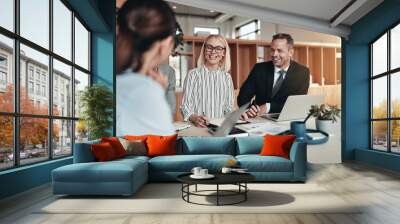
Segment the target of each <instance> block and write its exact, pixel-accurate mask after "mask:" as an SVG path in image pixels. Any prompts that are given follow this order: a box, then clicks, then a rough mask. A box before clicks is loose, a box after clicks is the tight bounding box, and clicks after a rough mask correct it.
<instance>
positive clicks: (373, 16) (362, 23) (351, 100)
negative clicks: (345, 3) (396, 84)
mask: <svg viewBox="0 0 400 224" xmlns="http://www.w3.org/2000/svg"><path fill="white" fill-rule="evenodd" d="M399 12H400V0H385V1H384V2H383V3H381V4H380V5H379V6H378V7H376V8H375V9H374V10H373V11H371V12H370V13H368V14H367V15H366V16H364V17H363V18H362V19H360V20H359V21H357V23H355V24H353V25H352V27H351V35H350V36H349V38H348V40H345V39H342V48H343V49H342V51H343V58H342V61H343V67H342V68H343V74H344V76H343V77H344V79H343V86H342V88H343V89H342V96H343V97H342V98H343V106H342V107H343V114H342V116H343V118H344V119H343V123H342V150H343V153H342V157H343V160H354V159H355V160H357V161H362V162H365V163H369V164H371V165H377V166H381V167H383V168H387V169H392V170H399V166H400V165H399V164H400V159H399V158H400V157H399V156H396V155H388V153H381V152H376V151H372V150H369V138H370V137H369V133H370V132H369V128H370V125H369V105H370V104H369V102H370V99H369V79H368V78H369V75H370V73H369V43H371V42H372V41H373V40H374V39H376V38H377V37H378V36H379V35H380V34H382V33H383V32H385V31H386V30H387V29H388V28H389V27H391V26H392V25H394V24H396V23H398V22H400V13H399Z"/></svg>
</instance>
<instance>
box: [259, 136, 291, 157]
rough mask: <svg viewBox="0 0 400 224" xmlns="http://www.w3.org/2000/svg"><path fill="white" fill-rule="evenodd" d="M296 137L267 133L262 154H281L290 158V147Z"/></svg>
mask: <svg viewBox="0 0 400 224" xmlns="http://www.w3.org/2000/svg"><path fill="white" fill-rule="evenodd" d="M295 139H296V136H295V135H265V136H264V145H263V148H262V149H261V152H260V155H262V156H281V157H284V158H286V159H289V155H290V148H291V147H292V144H293V142H294V140H295Z"/></svg>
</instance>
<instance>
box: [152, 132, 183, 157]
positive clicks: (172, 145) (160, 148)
mask: <svg viewBox="0 0 400 224" xmlns="http://www.w3.org/2000/svg"><path fill="white" fill-rule="evenodd" d="M177 138H178V135H171V136H157V135H150V136H149V137H148V138H147V140H146V143H147V149H148V152H147V155H148V156H162V155H176V139H177Z"/></svg>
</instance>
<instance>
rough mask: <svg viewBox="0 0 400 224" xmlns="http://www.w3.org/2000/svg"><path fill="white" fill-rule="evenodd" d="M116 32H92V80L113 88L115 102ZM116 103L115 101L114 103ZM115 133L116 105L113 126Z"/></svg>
mask: <svg viewBox="0 0 400 224" xmlns="http://www.w3.org/2000/svg"><path fill="white" fill-rule="evenodd" d="M114 73H115V72H114V32H108V33H93V34H92V82H93V84H96V83H98V84H104V85H106V86H107V87H109V88H110V90H112V92H113V94H114V102H115V74H114ZM114 105H115V103H114ZM110 132H111V133H112V134H113V135H115V106H114V116H113V127H110Z"/></svg>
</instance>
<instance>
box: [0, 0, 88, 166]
mask: <svg viewBox="0 0 400 224" xmlns="http://www.w3.org/2000/svg"><path fill="white" fill-rule="evenodd" d="M53 1H54V0H48V2H49V12H48V13H49V27H48V28H49V48H48V49H46V48H45V47H42V46H41V45H39V44H36V43H34V42H32V41H30V40H29V39H26V38H24V37H23V36H21V35H20V16H21V15H20V0H14V1H13V10H14V18H13V20H14V21H13V22H14V24H13V25H14V27H13V28H14V30H13V31H10V30H8V29H6V28H4V27H1V26H0V35H2V36H4V37H7V38H10V39H12V41H13V52H12V57H13V59H12V61H13V63H12V65H11V67H12V68H11V69H9V70H11V71H12V73H11V74H12V75H13V79H14V80H13V81H14V82H13V84H14V92H13V97H14V98H13V103H14V105H13V107H14V109H13V112H2V111H0V116H2V117H11V118H12V119H13V157H14V158H13V159H14V161H13V166H10V167H5V168H0V172H2V171H5V170H10V169H16V168H19V167H23V166H30V165H33V164H37V163H43V162H46V161H50V160H54V159H61V158H66V157H70V156H73V152H74V143H75V126H76V124H75V123H76V121H78V120H79V117H75V108H74V107H72V108H71V110H72V111H71V114H70V115H69V116H68V115H66V116H61V115H60V116H56V115H53V96H54V95H53V76H54V74H53V70H54V69H53V59H56V60H58V61H59V62H61V63H64V64H66V65H68V66H71V81H70V82H71V84H72V86H71V93H72V94H73V97H72V99H71V101H72V102H71V104H72V105H74V103H75V88H74V85H73V84H74V82H75V69H77V70H79V71H81V72H82V73H85V74H87V75H88V79H89V83H88V86H91V85H92V79H93V77H92V70H93V69H92V61H91V50H92V43H91V38H92V30H91V29H90V28H89V27H88V25H87V24H86V23H85V22H84V20H83V19H82V18H81V17H80V16H79V14H78V13H76V12H75V11H74V10H73V9H72V7H71V6H70V5H69V3H68V2H67V1H66V0H59V1H60V2H61V3H62V4H63V5H64V6H65V7H66V8H67V9H68V10H70V11H71V18H70V22H71V26H72V29H71V33H70V35H71V59H67V58H64V57H63V56H61V55H59V54H57V53H55V52H54V51H53V50H54V49H53V47H54V46H53V41H54V39H53V32H54V29H53V21H54V18H53V15H54V14H53V10H54V8H53ZM75 18H76V19H77V20H79V22H80V23H81V24H82V25H83V27H84V28H85V29H86V30H87V31H88V69H85V68H83V67H81V66H80V65H78V64H76V63H75ZM21 44H23V45H25V46H27V47H29V48H32V49H33V50H36V51H38V52H40V53H42V54H45V55H46V56H48V59H49V62H48V71H47V75H48V77H46V78H47V79H48V80H46V87H45V90H46V91H47V92H48V93H46V91H45V95H47V97H48V99H47V104H48V108H49V109H48V112H47V114H46V115H39V114H28V113H21V111H20V91H21V88H20V87H21V86H20V85H21V80H20V78H21V77H20V70H21V68H20V65H21V61H20V59H21V56H20V53H21V52H20V45H21ZM29 68H30V65H29V63H27V68H26V71H27V72H26V74H25V76H26V82H27V84H26V87H27V91H29V89H28V88H29V87H28V82H30V81H32V82H33V83H34V84H33V85H34V92H36V89H35V85H36V83H40V84H41V85H40V86H42V79H41V74H42V72H40V73H39V75H40V76H39V80H37V81H36V69H35V67H33V68H34V70H33V79H31V77H30V74H29ZM34 94H35V93H34ZM35 95H36V94H35ZM37 96H39V97H43V96H42V94H41V92H40V94H39V95H37ZM34 103H35V102H34ZM21 118H44V119H47V123H48V135H47V143H48V144H47V150H48V154H47V155H46V156H47V157H43V160H40V161H38V162H28V163H24V164H22V163H21V158H20V150H19V147H20V142H19V141H20V119H21ZM57 120H66V121H70V122H71V129H72V130H71V141H70V144H71V146H70V148H71V153H70V154H67V155H62V156H55V155H53V153H54V149H55V147H53V144H52V143H53V123H54V122H55V121H57Z"/></svg>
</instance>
